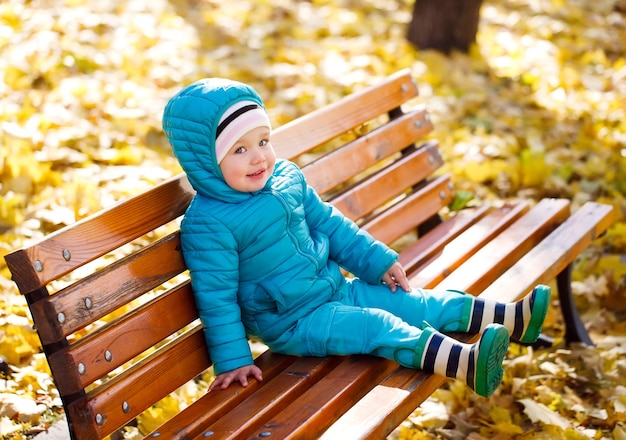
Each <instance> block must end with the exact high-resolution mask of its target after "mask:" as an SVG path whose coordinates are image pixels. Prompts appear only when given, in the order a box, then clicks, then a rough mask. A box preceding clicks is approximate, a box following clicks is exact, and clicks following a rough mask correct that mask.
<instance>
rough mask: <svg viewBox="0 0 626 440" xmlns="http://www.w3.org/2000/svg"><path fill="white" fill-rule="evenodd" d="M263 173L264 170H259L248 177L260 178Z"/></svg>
mask: <svg viewBox="0 0 626 440" xmlns="http://www.w3.org/2000/svg"><path fill="white" fill-rule="evenodd" d="M264 173H265V170H259V171H257V172H255V173H252V174H248V177H261V176H262V175H263V174H264Z"/></svg>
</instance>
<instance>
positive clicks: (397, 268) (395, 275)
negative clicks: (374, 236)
mask: <svg viewBox="0 0 626 440" xmlns="http://www.w3.org/2000/svg"><path fill="white" fill-rule="evenodd" d="M383 281H384V282H385V284H386V285H387V286H389V290H391V291H392V292H395V291H396V289H397V286H400V287H402V290H404V291H405V292H410V291H411V286H410V285H409V279H408V278H407V277H406V272H405V271H404V267H402V265H401V264H400V263H398V262H397V261H396V262H395V263H393V264H392V265H391V267H390V268H389V269H387V272H386V273H385V275H383Z"/></svg>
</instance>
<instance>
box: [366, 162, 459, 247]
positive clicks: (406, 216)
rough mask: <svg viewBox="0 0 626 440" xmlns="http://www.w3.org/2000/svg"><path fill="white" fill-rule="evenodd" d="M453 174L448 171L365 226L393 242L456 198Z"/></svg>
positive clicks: (386, 240)
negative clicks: (453, 188)
mask: <svg viewBox="0 0 626 440" xmlns="http://www.w3.org/2000/svg"><path fill="white" fill-rule="evenodd" d="M453 196H454V195H453V191H452V188H451V185H450V176H449V175H447V174H445V175H443V176H439V177H437V178H436V179H434V180H432V181H431V182H429V183H428V184H427V185H426V186H424V187H422V188H420V189H419V190H417V191H416V192H414V193H413V194H411V195H409V196H407V197H405V198H404V199H402V200H401V201H399V202H398V203H396V204H395V205H393V206H391V207H390V208H389V209H387V210H385V211H384V212H383V213H382V214H380V215H378V216H377V217H375V218H374V219H373V220H370V221H368V222H366V223H364V224H362V225H361V226H362V227H363V229H365V230H367V231H368V232H369V233H370V234H372V236H373V237H374V238H376V239H378V240H380V241H382V242H384V243H393V242H394V241H395V240H397V239H398V238H400V237H401V236H402V235H404V234H405V233H406V232H408V231H410V230H412V229H415V228H417V226H419V225H420V224H421V223H423V222H425V221H426V220H427V219H429V218H430V217H432V216H433V215H436V214H437V213H438V212H439V211H440V210H441V208H442V207H444V206H446V205H448V204H449V203H450V202H451V201H452V198H453Z"/></svg>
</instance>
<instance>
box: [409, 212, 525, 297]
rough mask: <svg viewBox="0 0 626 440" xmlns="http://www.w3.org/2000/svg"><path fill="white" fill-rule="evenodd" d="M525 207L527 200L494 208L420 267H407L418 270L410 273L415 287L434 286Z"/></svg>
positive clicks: (412, 270) (515, 218)
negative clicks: (413, 273) (412, 273)
mask: <svg viewBox="0 0 626 440" xmlns="http://www.w3.org/2000/svg"><path fill="white" fill-rule="evenodd" d="M526 211H528V203H527V202H519V203H509V204H507V205H505V206H504V207H500V208H497V209H494V210H493V211H491V212H490V213H489V214H487V215H486V216H485V217H483V218H481V219H480V220H479V221H478V222H477V223H476V224H474V225H472V226H471V227H469V228H468V229H467V230H465V231H464V232H463V233H462V234H459V235H458V237H455V238H454V239H453V240H451V241H450V242H449V243H448V244H447V245H446V246H445V247H444V248H443V249H442V251H441V252H440V253H439V254H437V255H436V257H433V258H431V260H430V261H428V262H427V263H425V264H424V265H422V266H420V267H419V268H417V269H415V268H410V267H409V268H406V269H407V271H408V272H409V273H411V272H415V275H410V276H409V282H410V283H411V285H412V286H414V287H423V288H432V287H434V286H435V285H437V284H438V283H439V282H441V281H442V280H443V279H444V277H445V276H446V275H448V274H450V273H451V272H453V271H454V270H455V269H456V268H458V267H459V266H460V265H461V264H462V263H463V262H465V261H466V260H467V259H468V258H470V257H471V256H472V255H474V254H475V253H476V252H477V251H478V250H479V249H481V248H482V247H483V246H484V245H486V244H487V243H488V242H489V241H490V240H492V239H493V238H494V237H495V236H496V235H498V234H499V233H501V232H502V231H503V230H504V229H505V228H507V227H509V226H510V225H511V223H513V222H514V221H515V220H517V219H518V218H519V217H520V216H521V215H523V214H524V213H525V212H526ZM432 232H436V231H432ZM424 238H425V237H424ZM420 241H422V240H420ZM418 243H419V241H418ZM405 267H406V266H405Z"/></svg>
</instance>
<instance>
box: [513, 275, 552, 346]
mask: <svg viewBox="0 0 626 440" xmlns="http://www.w3.org/2000/svg"><path fill="white" fill-rule="evenodd" d="M550 291H551V289H550V287H548V286H544V285H543V284H540V285H538V286H536V287H535V288H534V289H533V293H532V294H533V295H535V298H534V300H533V304H532V310H531V314H530V322H529V323H528V327H527V328H526V332H525V333H524V336H522V338H521V339H520V342H522V343H525V344H530V343H533V342H535V341H537V338H539V335H540V334H541V330H542V328H543V321H545V319H546V316H547V315H548V308H549V307H550Z"/></svg>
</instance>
